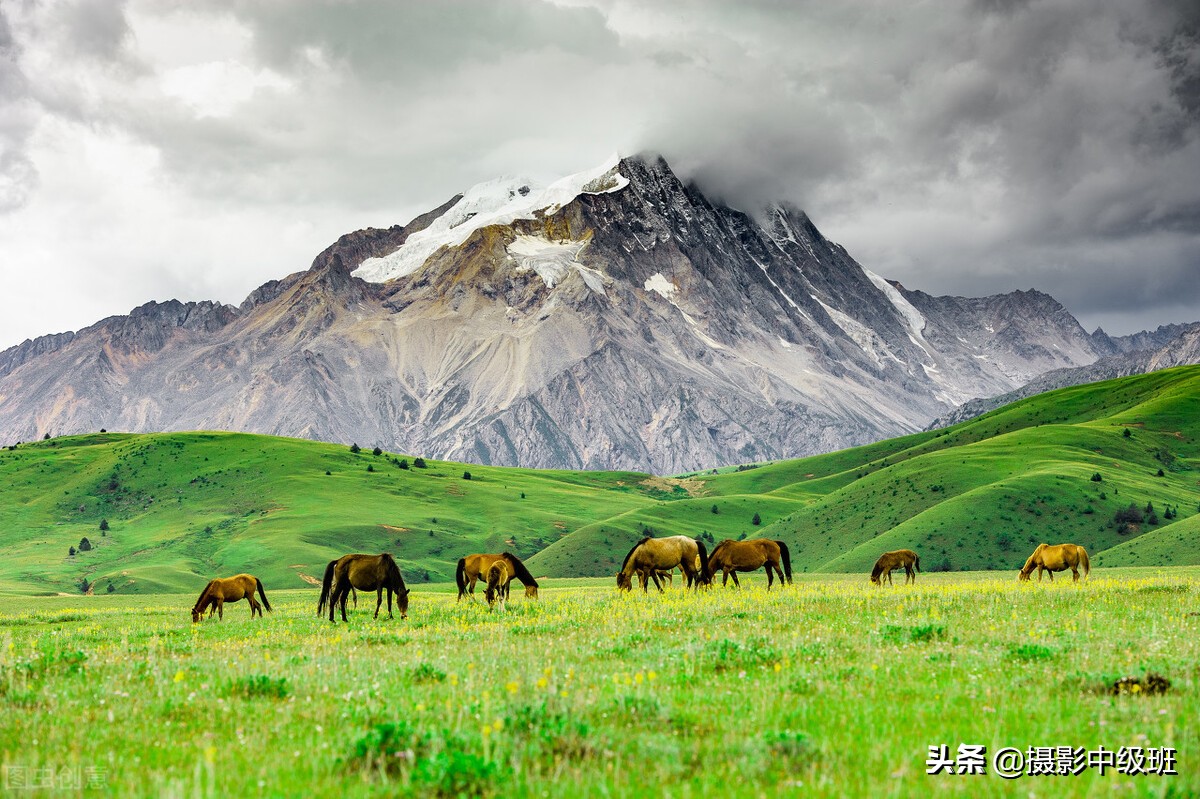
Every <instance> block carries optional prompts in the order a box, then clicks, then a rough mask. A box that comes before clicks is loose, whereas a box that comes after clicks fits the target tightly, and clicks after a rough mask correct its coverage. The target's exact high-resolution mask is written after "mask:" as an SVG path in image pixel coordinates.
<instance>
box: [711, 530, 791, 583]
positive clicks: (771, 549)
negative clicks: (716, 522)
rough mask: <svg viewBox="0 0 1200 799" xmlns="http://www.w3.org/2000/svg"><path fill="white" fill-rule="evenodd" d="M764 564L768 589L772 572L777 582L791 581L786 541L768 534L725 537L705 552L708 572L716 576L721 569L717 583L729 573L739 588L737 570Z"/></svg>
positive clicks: (726, 578) (750, 568) (727, 577)
mask: <svg viewBox="0 0 1200 799" xmlns="http://www.w3.org/2000/svg"><path fill="white" fill-rule="evenodd" d="M780 563H782V564H783V568H782V569H781V568H779V564H780ZM764 565H765V566H766V567H767V590H768V591H770V590H771V585H772V583H774V581H775V575H776V574H778V575H779V584H780V585H783V584H784V582H785V580H786V582H788V583H791V581H792V555H791V553H790V552H789V551H788V547H787V544H785V543H783V542H782V541H772V540H771V539H769V538H752V539H750V540H749V541H734V540H732V539H729V538H726V539H725V540H724V541H722V542H721V543H719V544H717V548H716V549H714V550H713V553H712V555H710V556H709V558H708V573H709V574H711V575H712V576H713V579H716V576H717V572H718V571H720V572H722V576H721V585H725V584H726V583H728V582H729V576H730V575H733V584H734V585H736V586H738V587H739V588H740V587H741V583H740V582H738V576H737V573H738V572H752V571H758V570H759V569H761V568H762V567H763V566H764Z"/></svg>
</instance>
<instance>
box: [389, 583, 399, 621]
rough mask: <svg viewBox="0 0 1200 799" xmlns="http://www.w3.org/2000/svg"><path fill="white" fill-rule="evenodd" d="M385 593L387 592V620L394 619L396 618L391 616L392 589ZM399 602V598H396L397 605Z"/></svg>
mask: <svg viewBox="0 0 1200 799" xmlns="http://www.w3.org/2000/svg"><path fill="white" fill-rule="evenodd" d="M387 592H388V618H389V619H394V618H396V617H395V616H393V615H392V589H390V588H389V589H388V590H387ZM399 600H400V598H399V597H397V598H396V601H397V604H399Z"/></svg>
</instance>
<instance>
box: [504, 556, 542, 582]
mask: <svg viewBox="0 0 1200 799" xmlns="http://www.w3.org/2000/svg"><path fill="white" fill-rule="evenodd" d="M504 559H505V560H507V561H508V565H509V566H511V567H512V573H513V575H514V576H515V577H516V578H517V579H518V580H520V581H521V583H522V585H532V586H533V587H534V588H537V587H538V584H537V580H535V579H533V575H532V574H530V573H529V569H527V568H525V564H524V563H522V562H521V559H520V558H518V557H517V556H516V555H514V554H513V553H511V552H505V553H504Z"/></svg>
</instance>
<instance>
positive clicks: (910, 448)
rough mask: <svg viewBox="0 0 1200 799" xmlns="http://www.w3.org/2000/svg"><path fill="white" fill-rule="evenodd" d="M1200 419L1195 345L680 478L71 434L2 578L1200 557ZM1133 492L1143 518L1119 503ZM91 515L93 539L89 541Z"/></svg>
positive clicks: (27, 459) (10, 518) (1, 475)
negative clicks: (359, 567) (700, 560)
mask: <svg viewBox="0 0 1200 799" xmlns="http://www.w3.org/2000/svg"><path fill="white" fill-rule="evenodd" d="M1198 441H1200V367H1194V366H1193V367H1180V368H1176V369H1170V370H1165V371H1162V372H1156V373H1152V374H1149V375H1140V376H1135V377H1129V378H1123V379H1120V380H1113V381H1108V382H1104V383H1095V384H1091V385H1086V386H1076V387H1073V388H1067V389H1062V390H1060V391H1055V392H1050V393H1047V394H1043V395H1039V396H1037V397H1032V398H1029V399H1027V400H1023V401H1021V402H1018V403H1014V404H1013V405H1009V406H1006V407H1004V408H1001V409H999V410H996V411H994V412H992V413H990V414H987V415H985V416H982V417H979V418H977V419H974V420H971V421H968V422H964V423H962V424H960V425H957V426H955V427H952V428H948V429H946V430H939V431H931V432H926V433H919V434H916V435H912V436H907V437H904V438H899V439H891V440H888V441H882V442H879V443H876V444H872V445H869V446H865V447H858V448H855V449H850V450H844V451H841V452H835V453H831V454H828V455H821V456H816V457H811V458H804V459H800V460H791V461H782V462H779V463H772V464H765V465H757V466H751V467H746V466H743V467H738V468H726V469H719V470H715V471H714V472H708V473H700V474H694V475H686V476H682V477H679V478H656V477H651V476H649V475H645V474H638V473H630V472H562V471H538V470H530V469H507V468H500V467H488V466H476V465H469V464H468V465H464V464H457V463H451V462H442V461H433V460H430V461H428V463H427V465H426V468H416V466H415V461H416V459H415V458H414V457H413V456H411V455H399V454H394V453H381V454H379V455H374V454H372V453H371V452H369V451H367V450H363V451H361V452H357V453H354V452H351V451H350V449H349V448H348V447H345V446H342V445H333V444H321V443H314V442H309V441H300V440H295V439H282V438H272V437H268V436H252V435H242V434H231V433H164V434H153V435H129V434H118V433H111V434H109V433H101V434H95V435H89V436H75V437H68V438H60V439H51V440H47V441H40V442H37V443H32V444H22V445H20V446H16V447H6V448H4V449H2V450H0V556H2V557H0V591H3V592H7V593H58V592H73V591H79V590H80V585H81V581H83V580H87V581H88V583H89V584H91V585H92V590H93V591H97V592H106V591H108V590H109V586H110V585H111V586H112V590H113V591H114V592H145V593H153V592H169V591H192V590H196V591H198V590H199V588H200V587H202V585H203V582H204V581H205V580H206V579H207V578H208V577H210V576H215V575H219V574H231V573H235V572H239V571H250V572H253V573H255V574H257V575H258V576H260V577H261V578H262V579H263V580H264V582H266V583H267V585H268V586H278V587H303V586H304V585H305V584H306V583H308V582H309V581H311V579H312V578H313V577H315V576H319V575H320V573H321V570H322V569H323V566H324V564H325V563H326V562H327V561H328V560H329V559H330V558H332V557H334V556H336V555H338V554H341V553H344V552H349V551H366V552H379V551H390V552H393V553H394V554H395V555H396V556H397V559H398V560H399V561H400V563H401V568H402V569H403V570H404V573H405V576H406V578H407V579H408V580H409V582H412V583H420V582H423V581H427V580H432V581H445V580H449V579H452V574H453V568H454V563H455V562H456V561H457V559H458V557H460V556H461V555H463V554H467V553H469V552H478V551H499V550H503V549H508V550H511V551H514V552H516V553H517V554H518V555H520V556H521V557H522V558H525V559H527V561H528V563H529V566H530V568H531V569H533V570H534V572H535V573H536V574H539V575H542V574H545V575H552V576H584V575H588V576H595V575H607V574H611V573H613V572H614V571H615V570H616V567H617V565H618V564H619V563H620V561H621V559H622V558H623V557H624V554H625V552H626V551H627V550H628V548H629V547H630V545H631V544H632V543H633V542H634V541H636V540H637V538H638V537H639V536H641V535H643V534H645V533H647V532H649V533H651V534H653V535H674V534H686V535H693V536H700V537H701V538H703V539H705V540H706V541H713V542H715V541H719V540H721V539H722V538H726V537H738V536H743V535H744V536H747V537H757V536H768V537H771V538H778V539H782V540H784V541H786V542H787V543H788V545H789V547H790V548H791V551H792V559H793V567H794V569H795V570H796V571H806V570H807V571H865V570H867V569H869V568H870V565H871V564H872V563H873V562H874V560H875V558H876V557H878V555H879V553H880V552H882V551H885V550H888V549H897V548H901V547H907V548H912V549H915V550H917V551H918V552H919V553H920V554H921V558H922V566H923V567H924V569H925V570H927V571H928V570H931V569H1012V570H1016V569H1017V568H1019V566H1020V565H1021V563H1022V562H1023V561H1024V559H1025V557H1026V556H1027V555H1028V553H1029V551H1030V550H1031V549H1032V548H1033V546H1034V545H1035V544H1037V543H1038V542H1040V541H1047V542H1051V543H1053V542H1061V541H1073V542H1075V543H1079V544H1082V545H1084V546H1085V547H1086V548H1087V549H1088V550H1089V552H1091V553H1093V556H1094V557H1093V563H1094V565H1104V566H1127V565H1137V566H1152V565H1173V564H1196V563H1200V515H1198V511H1200V507H1198V504H1200V468H1198V467H1200V444H1198V443H1197V442H1198ZM402 465H406V466H408V468H401V466H402ZM465 472H469V473H470V479H466V477H465V474H464V473H465ZM1097 477H1098V478H1099V479H1095V478H1097ZM1130 505H1132V506H1133V507H1134V508H1135V509H1137V510H1139V511H1140V512H1141V514H1142V516H1143V518H1142V520H1141V521H1140V522H1139V521H1136V520H1134V521H1131V522H1127V523H1121V522H1118V521H1117V520H1116V518H1115V517H1116V514H1117V512H1118V511H1121V510H1123V509H1128V508H1129V506H1130ZM1150 505H1152V506H1153V510H1154V514H1153V517H1151V515H1150V514H1147V513H1146V509H1147V506H1150ZM756 514H757V515H758V517H759V519H760V522H761V523H760V524H759V525H757V526H756V525H754V524H753V523H752V519H753V517H754V516H755V515H756ZM102 520H103V521H107V523H108V529H107V530H106V531H102V530H101V529H100V526H101V521H102ZM1154 521H1157V524H1155V523H1153V522H1154ZM85 537H86V538H87V539H88V542H89V544H91V549H89V550H86V551H77V552H76V553H75V554H74V555H70V554H69V549H70V548H71V547H75V548H76V549H77V550H78V549H79V548H80V543H81V541H82V539H83V538H85Z"/></svg>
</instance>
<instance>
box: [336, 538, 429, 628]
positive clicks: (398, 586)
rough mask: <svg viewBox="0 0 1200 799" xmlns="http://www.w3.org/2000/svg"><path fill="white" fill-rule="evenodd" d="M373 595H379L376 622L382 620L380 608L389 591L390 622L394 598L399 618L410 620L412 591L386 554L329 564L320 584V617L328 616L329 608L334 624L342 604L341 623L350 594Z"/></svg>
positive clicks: (346, 556) (347, 557) (344, 617)
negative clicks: (393, 597)
mask: <svg viewBox="0 0 1200 799" xmlns="http://www.w3.org/2000/svg"><path fill="white" fill-rule="evenodd" d="M353 588H357V589H358V590H359V591H374V592H375V593H376V601H375V618H377V619H378V618H379V606H380V605H382V604H383V592H384V590H385V589H386V590H387V600H388V618H389V619H390V618H393V617H392V594H395V595H396V609H397V610H399V611H400V618H402V619H407V618H408V594H409V589H407V588H405V587H404V578H403V577H402V576H401V575H400V567H399V566H397V565H396V560H395V559H394V558H393V557H392V556H391V555H389V554H387V553H386V552H385V553H383V554H382V555H343V556H342V557H340V558H338V559H337V560H331V561H329V565H328V566H326V567H325V579H324V580H323V581H322V583H321V598H320V600H319V601H318V602H317V615H322V614H324V612H325V606H326V604H328V605H329V620H330V621H333V620H334V618H333V613H334V609H335V608H336V607H337V606H338V603H339V602H340V603H341V606H342V621H347V619H346V598H347V597H348V596H349V595H350V591H351V590H352V589H353Z"/></svg>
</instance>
